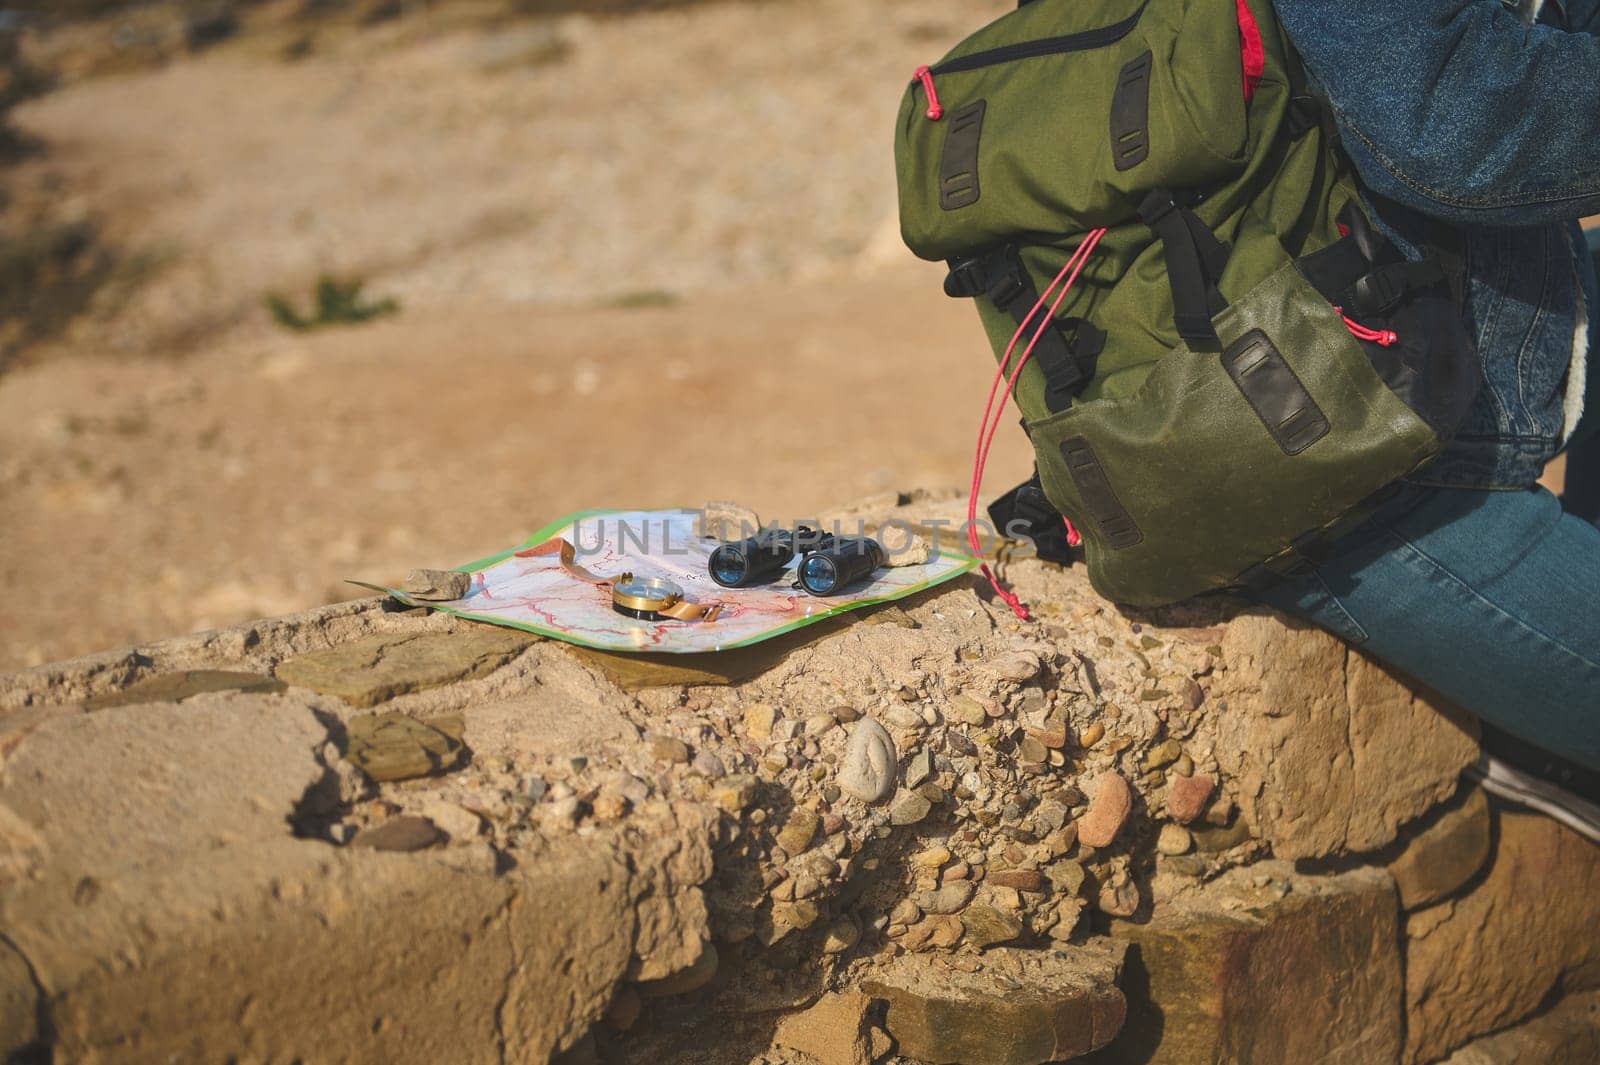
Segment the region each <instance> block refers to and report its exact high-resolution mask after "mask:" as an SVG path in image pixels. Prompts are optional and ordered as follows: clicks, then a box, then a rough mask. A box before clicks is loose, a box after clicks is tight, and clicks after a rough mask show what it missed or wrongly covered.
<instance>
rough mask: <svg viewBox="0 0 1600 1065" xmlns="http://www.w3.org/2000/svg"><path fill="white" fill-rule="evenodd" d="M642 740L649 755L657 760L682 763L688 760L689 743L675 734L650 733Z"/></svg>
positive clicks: (673, 763)
mask: <svg viewBox="0 0 1600 1065" xmlns="http://www.w3.org/2000/svg"><path fill="white" fill-rule="evenodd" d="M644 742H645V746H646V747H647V748H649V751H650V756H651V757H652V758H654V759H655V760H656V761H658V762H667V763H669V764H672V765H684V764H686V763H687V762H688V761H689V745H688V744H687V743H684V742H683V741H682V740H680V739H678V738H677V737H675V736H663V735H661V734H660V733H651V734H650V735H648V736H646V737H645V740H644Z"/></svg>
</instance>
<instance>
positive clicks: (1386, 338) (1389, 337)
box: [1334, 307, 1400, 348]
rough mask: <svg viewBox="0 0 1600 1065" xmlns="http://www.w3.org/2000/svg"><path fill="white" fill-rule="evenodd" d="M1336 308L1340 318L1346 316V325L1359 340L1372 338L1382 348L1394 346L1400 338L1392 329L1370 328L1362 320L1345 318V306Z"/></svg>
mask: <svg viewBox="0 0 1600 1065" xmlns="http://www.w3.org/2000/svg"><path fill="white" fill-rule="evenodd" d="M1334 310H1336V311H1338V312H1339V317H1340V318H1344V327H1345V328H1346V329H1348V330H1350V335H1351V336H1353V337H1355V338H1356V339H1357V340H1370V341H1372V342H1373V343H1374V344H1376V345H1378V346H1379V347H1380V348H1387V347H1392V346H1393V345H1394V343H1395V342H1396V341H1398V340H1399V339H1400V337H1399V336H1398V335H1397V334H1396V333H1395V331H1394V330H1392V329H1368V328H1367V327H1366V326H1364V325H1362V324H1361V323H1360V322H1356V321H1352V320H1351V319H1349V318H1345V314H1344V308H1343V307H1335V308H1334Z"/></svg>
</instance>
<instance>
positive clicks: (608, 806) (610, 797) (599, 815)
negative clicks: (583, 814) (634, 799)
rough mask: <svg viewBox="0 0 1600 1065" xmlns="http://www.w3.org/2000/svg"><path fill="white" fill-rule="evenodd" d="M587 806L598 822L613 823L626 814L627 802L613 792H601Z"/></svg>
mask: <svg viewBox="0 0 1600 1065" xmlns="http://www.w3.org/2000/svg"><path fill="white" fill-rule="evenodd" d="M589 806H590V810H591V811H592V812H593V813H594V816H595V818H596V819H597V820H600V821H615V820H617V819H619V818H621V817H622V816H623V815H624V814H626V813H627V812H628V800H627V799H625V798H623V797H622V796H621V795H618V794H616V793H615V792H601V793H600V794H599V795H597V796H595V800H594V802H592V803H590V804H589Z"/></svg>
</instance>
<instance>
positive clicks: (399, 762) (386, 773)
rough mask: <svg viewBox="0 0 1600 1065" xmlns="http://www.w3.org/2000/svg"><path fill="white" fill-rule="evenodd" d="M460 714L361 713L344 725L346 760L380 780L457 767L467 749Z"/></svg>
mask: <svg viewBox="0 0 1600 1065" xmlns="http://www.w3.org/2000/svg"><path fill="white" fill-rule="evenodd" d="M461 727H462V726H461V717H460V715H451V716H450V717H449V718H435V719H433V720H431V721H419V720H417V719H416V718H414V717H411V716H409V715H407V714H401V713H387V714H363V715H361V716H360V717H356V718H352V719H351V720H350V722H349V724H347V725H346V726H345V729H346V732H347V734H348V736H349V744H348V747H347V749H346V751H345V756H344V757H345V760H346V761H348V762H350V763H352V764H353V765H355V766H356V768H358V769H360V770H361V771H362V772H363V773H365V774H366V775H367V776H368V777H369V778H371V779H372V780H375V781H379V782H386V781H394V780H409V779H411V778H412V777H424V776H429V775H431V774H434V773H442V772H448V771H450V770H453V769H458V768H460V766H461V762H462V759H463V757H464V755H465V753H466V748H465V747H463V746H462V743H461Z"/></svg>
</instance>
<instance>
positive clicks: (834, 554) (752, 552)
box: [707, 525, 886, 595]
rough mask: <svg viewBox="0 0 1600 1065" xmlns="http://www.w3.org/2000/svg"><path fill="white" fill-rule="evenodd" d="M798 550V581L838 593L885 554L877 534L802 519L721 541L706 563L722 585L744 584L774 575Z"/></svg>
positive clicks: (813, 588) (822, 591) (878, 563)
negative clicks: (842, 531) (846, 532)
mask: <svg viewBox="0 0 1600 1065" xmlns="http://www.w3.org/2000/svg"><path fill="white" fill-rule="evenodd" d="M796 555H799V556H800V565H799V566H798V567H797V568H796V575H797V578H798V580H797V583H798V584H799V586H800V587H801V588H804V589H805V590H806V591H808V592H810V593H811V594H812V595H834V594H836V593H837V592H838V591H839V590H840V589H842V588H845V587H847V586H849V585H851V584H854V583H855V582H856V581H858V580H861V579H862V578H864V577H867V576H869V575H870V574H871V573H872V571H873V570H876V569H877V568H878V567H879V566H881V565H883V563H884V560H885V558H886V556H885V554H884V550H883V547H882V545H880V544H879V543H878V542H877V541H876V540H873V539H870V538H868V537H864V536H863V537H848V536H834V535H832V534H831V533H823V532H818V531H817V530H816V529H813V528H811V527H809V526H806V525H801V526H798V527H796V528H794V529H767V530H763V531H762V532H759V533H757V534H756V535H755V536H752V537H750V538H749V539H746V540H741V541H739V542H737V543H727V544H723V545H721V546H720V547H718V548H717V549H716V550H715V551H713V552H711V558H710V559H709V561H708V563H707V569H708V570H709V572H710V574H711V579H712V580H714V581H716V582H717V583H718V584H720V585H722V587H724V588H746V587H749V586H750V585H753V584H764V583H766V582H767V581H771V580H774V579H776V578H777V576H778V575H779V574H780V573H782V572H783V571H784V569H785V568H786V567H787V566H788V565H789V563H790V562H792V561H793V560H794V557H795V556H796Z"/></svg>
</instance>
